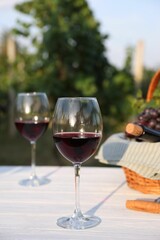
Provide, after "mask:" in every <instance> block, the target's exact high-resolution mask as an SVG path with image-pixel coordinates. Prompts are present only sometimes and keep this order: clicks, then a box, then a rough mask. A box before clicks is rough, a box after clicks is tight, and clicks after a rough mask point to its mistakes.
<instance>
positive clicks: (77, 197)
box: [74, 164, 82, 217]
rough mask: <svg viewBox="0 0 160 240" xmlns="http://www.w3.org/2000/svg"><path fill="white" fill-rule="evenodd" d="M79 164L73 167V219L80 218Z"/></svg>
mask: <svg viewBox="0 0 160 240" xmlns="http://www.w3.org/2000/svg"><path fill="white" fill-rule="evenodd" d="M80 168H81V165H80V164H75V165H74V171H75V210H74V217H80V216H82V213H81V209H80Z"/></svg>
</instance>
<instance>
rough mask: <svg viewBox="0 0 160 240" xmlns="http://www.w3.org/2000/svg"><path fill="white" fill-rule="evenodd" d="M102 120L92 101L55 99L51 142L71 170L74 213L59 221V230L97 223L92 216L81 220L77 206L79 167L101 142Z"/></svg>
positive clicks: (95, 101)
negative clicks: (69, 163)
mask: <svg viewBox="0 0 160 240" xmlns="http://www.w3.org/2000/svg"><path fill="white" fill-rule="evenodd" d="M102 129H103V124H102V117H101V112H100V108H99V105H98V102H97V99H96V98H87V97H77V98H59V99H58V100H57V103H56V106H55V111H54V115H53V139H54V142H55V145H56V147H57V149H58V150H59V152H60V153H61V154H62V155H63V156H64V157H65V158H66V159H67V160H68V161H70V162H72V164H73V166H74V169H75V189H76V191H75V210H74V213H73V215H72V216H71V217H62V218H60V219H58V220H57V224H58V225H59V226H60V227H63V228H70V229H85V228H90V227H94V226H96V225H97V224H99V223H100V221H101V220H100V218H99V217H96V216H85V215H83V213H82V212H81V209H80V202H79V181H80V167H81V164H82V163H83V162H85V161H87V160H88V159H89V158H90V157H91V156H92V155H93V154H94V153H95V152H96V150H97V148H98V146H99V144H100V141H101V138H102Z"/></svg>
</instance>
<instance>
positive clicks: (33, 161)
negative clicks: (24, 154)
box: [31, 141, 36, 178]
mask: <svg viewBox="0 0 160 240" xmlns="http://www.w3.org/2000/svg"><path fill="white" fill-rule="evenodd" d="M34 177H36V142H35V141H31V178H34Z"/></svg>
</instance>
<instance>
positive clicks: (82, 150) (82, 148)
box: [53, 132, 101, 163]
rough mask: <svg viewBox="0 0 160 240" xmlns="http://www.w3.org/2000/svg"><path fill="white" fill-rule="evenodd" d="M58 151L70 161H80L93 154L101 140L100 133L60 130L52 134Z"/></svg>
mask: <svg viewBox="0 0 160 240" xmlns="http://www.w3.org/2000/svg"><path fill="white" fill-rule="evenodd" d="M53 139H54V140H55V145H56V147H57V149H58V150H59V152H60V153H61V154H62V155H63V156H64V157H65V158H66V159H68V160H69V161H71V162H72V163H82V162H84V161H86V160H87V159H88V158H89V157H91V155H93V154H94V153H95V151H96V149H97V147H98V144H99V142H100V140H101V134H97V133H79V132H73V133H72V132H66V133H64V132H62V133H56V134H55V135H54V136H53Z"/></svg>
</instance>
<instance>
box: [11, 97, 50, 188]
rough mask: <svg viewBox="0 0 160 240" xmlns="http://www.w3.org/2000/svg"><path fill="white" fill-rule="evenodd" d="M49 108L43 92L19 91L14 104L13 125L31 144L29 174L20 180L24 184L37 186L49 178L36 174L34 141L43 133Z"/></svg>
mask: <svg viewBox="0 0 160 240" xmlns="http://www.w3.org/2000/svg"><path fill="white" fill-rule="evenodd" d="M49 116H50V110H49V102H48V98H47V95H46V94H45V93H43V92H42V93H40V92H37V93H36V92H33V93H19V94H18V95H17V98H16V104H15V126H16V128H17V130H18V131H19V132H20V134H21V135H22V136H23V137H24V138H25V139H27V140H28V141H29V142H30V144H31V174H30V177H29V178H28V179H24V180H22V181H21V182H20V184H21V185H25V186H39V185H43V184H46V183H48V182H49V179H46V178H38V177H37V175H36V169H35V168H36V141H37V140H38V139H39V138H40V137H41V136H42V135H43V134H44V132H45V131H46V129H47V127H48V124H49V120H50V118H49Z"/></svg>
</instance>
